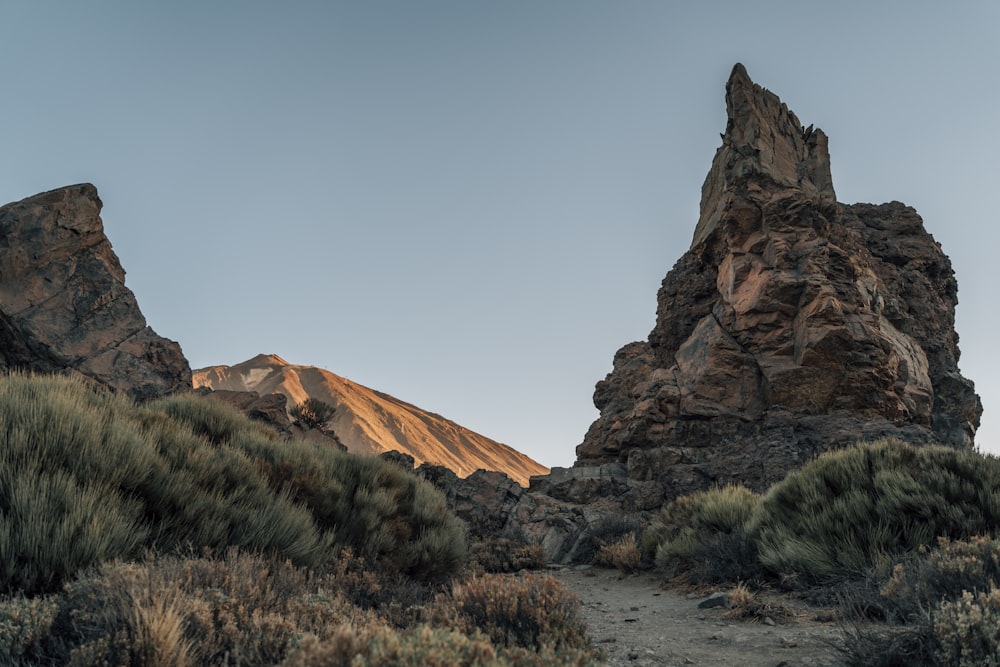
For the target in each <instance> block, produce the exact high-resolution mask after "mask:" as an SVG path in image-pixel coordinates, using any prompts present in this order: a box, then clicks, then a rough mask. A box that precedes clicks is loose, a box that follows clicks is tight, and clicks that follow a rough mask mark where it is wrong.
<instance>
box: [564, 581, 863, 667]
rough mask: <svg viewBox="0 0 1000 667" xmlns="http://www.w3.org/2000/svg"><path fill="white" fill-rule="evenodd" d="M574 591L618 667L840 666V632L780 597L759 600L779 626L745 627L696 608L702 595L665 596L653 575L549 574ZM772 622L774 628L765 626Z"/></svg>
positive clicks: (823, 614) (756, 622) (820, 615)
mask: <svg viewBox="0 0 1000 667" xmlns="http://www.w3.org/2000/svg"><path fill="white" fill-rule="evenodd" d="M551 574H552V575H553V576H555V577H556V578H557V579H559V580H560V581H561V582H562V583H563V584H564V585H565V586H566V587H567V588H569V589H570V590H572V591H574V592H575V593H576V594H577V595H578V596H579V597H580V601H581V603H582V605H583V609H582V614H583V617H584V619H585V620H586V622H587V625H588V627H589V628H590V633H591V636H592V637H593V638H594V641H595V642H596V643H597V646H598V647H599V648H601V649H602V650H603V651H604V652H605V654H606V656H607V659H608V664H609V665H612V666H617V665H628V666H633V665H671V666H673V665H679V666H680V665H739V666H740V667H792V666H796V667H797V666H799V665H802V666H806V665H811V666H813V667H833V666H835V665H836V666H838V667H839V666H842V665H843V664H844V663H843V661H842V659H841V656H840V654H839V652H838V651H837V648H836V645H837V644H838V642H839V640H840V638H841V632H840V629H839V627H838V625H837V623H836V621H833V620H825V621H824V620H820V619H825V618H828V617H829V615H830V614H829V611H824V610H820V609H816V608H814V607H807V606H805V605H803V604H802V603H801V602H797V601H794V600H790V599H787V598H785V597H780V596H776V595H775V596H768V597H766V598H762V597H760V596H758V600H766V601H767V602H768V603H769V604H771V605H773V606H774V608H775V611H776V612H779V610H780V609H785V610H787V611H789V612H790V613H789V615H788V617H787V618H785V619H781V618H780V617H781V614H780V613H775V614H774V616H777V617H778V618H779V619H780V620H777V621H775V619H772V618H770V617H769V616H767V617H766V618H767V619H768V620H767V621H765V620H764V619H763V618H755V619H753V620H750V621H741V620H734V619H732V618H729V617H727V611H728V610H727V609H726V608H724V607H717V608H711V609H703V608H699V606H698V605H699V603H701V602H702V601H703V600H705V598H706V597H707V594H706V595H696V594H693V593H686V592H683V591H678V590H670V589H664V588H663V587H662V585H661V584H662V582H661V579H659V578H657V577H656V576H654V575H652V574H648V573H645V574H638V575H622V574H621V573H619V572H617V571H615V570H606V569H601V568H589V569H583V570H578V569H572V568H565V569H560V570H553V571H552V572H551ZM771 622H774V625H770V623H771Z"/></svg>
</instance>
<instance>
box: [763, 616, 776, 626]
mask: <svg viewBox="0 0 1000 667" xmlns="http://www.w3.org/2000/svg"><path fill="white" fill-rule="evenodd" d="M761 622H762V623H763V624H764V625H770V626H771V627H774V626H775V625H777V623H775V622H774V619H773V618H771V617H770V616H765V617H764V620H763V621H761Z"/></svg>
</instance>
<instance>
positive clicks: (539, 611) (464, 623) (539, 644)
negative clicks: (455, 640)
mask: <svg viewBox="0 0 1000 667" xmlns="http://www.w3.org/2000/svg"><path fill="white" fill-rule="evenodd" d="M579 613H580V600H579V599H578V598H577V597H576V595H575V594H574V593H572V592H570V591H567V590H566V589H564V588H563V587H562V586H561V585H560V584H559V582H558V581H556V580H555V579H553V578H551V577H543V576H538V575H534V574H525V575H523V576H519V577H511V576H505V575H497V574H485V575H481V576H475V577H471V578H469V579H467V580H466V581H463V582H461V583H459V584H455V585H454V586H453V587H452V592H451V594H450V595H445V594H442V595H440V596H439V597H438V600H437V602H436V603H435V605H434V606H433V608H432V609H431V611H430V618H431V619H432V620H433V621H434V622H435V623H437V624H443V625H449V626H453V627H457V628H458V629H460V630H462V631H463V632H465V633H467V634H471V633H473V632H475V631H476V630H480V631H482V632H484V633H485V634H486V635H487V636H488V637H489V638H490V640H491V641H492V642H493V643H494V644H496V645H497V646H505V647H521V648H526V649H530V650H533V651H538V650H541V649H545V648H549V649H553V650H556V651H561V650H585V649H588V648H589V645H590V641H589V639H588V638H587V634H586V627H585V626H584V624H583V621H582V620H580V617H579Z"/></svg>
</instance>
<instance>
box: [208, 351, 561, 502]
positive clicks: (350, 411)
mask: <svg viewBox="0 0 1000 667" xmlns="http://www.w3.org/2000/svg"><path fill="white" fill-rule="evenodd" d="M193 382H194V386H195V387H205V388H210V389H214V390H227V391H236V392H256V393H257V394H259V395H260V396H266V395H269V394H283V395H285V396H287V397H288V401H289V402H290V403H291V404H297V403H301V402H302V401H304V400H306V399H307V398H315V399H319V400H321V401H323V402H325V403H328V404H330V405H332V406H333V407H334V408H335V410H336V412H335V413H334V415H333V418H332V419H331V420H330V421H329V422H328V423H329V426H330V430H331V431H332V432H333V433H334V434H335V435H336V437H337V439H338V440H339V441H340V442H342V443H343V444H344V446H345V447H346V448H347V450H348V451H351V452H355V453H361V454H384V453H387V452H392V451H397V452H400V453H402V454H404V455H407V456H410V457H413V459H414V460H415V462H416V464H418V465H419V464H423V463H429V464H432V465H440V466H445V467H447V468H448V469H450V470H452V471H454V472H455V473H456V474H457V475H458V476H460V477H466V476H469V475H471V474H473V473H475V472H476V471H477V470H480V469H484V470H491V471H499V472H502V473H505V474H507V475H509V476H510V477H511V479H513V480H515V481H516V482H518V483H519V484H522V485H524V486H527V484H528V480H529V478H530V477H531V476H532V475H543V474H545V473H547V472H548V468H546V467H545V466H543V465H541V464H540V463H537V462H536V461H534V460H532V459H531V458H529V457H527V456H525V455H524V454H522V453H520V452H518V451H516V450H515V449H513V448H511V447H508V446H507V445H504V444H502V443H499V442H496V441H494V440H491V439H489V438H487V437H485V436H482V435H480V434H478V433H475V432H473V431H470V430H469V429H466V428H464V427H462V426H459V425H458V424H456V423H455V422H453V421H450V420H448V419H445V418H444V417H442V416H441V415H438V414H434V413H431V412H427V411H426V410H422V409H421V408H418V407H417V406H415V405H411V404H410V403H406V402H404V401H401V400H399V399H397V398H395V397H393V396H390V395H389V394H385V393H383V392H379V391H375V390H373V389H369V388H368V387H365V386H363V385H360V384H358V383H356V382H352V381H351V380H348V379H346V378H343V377H340V376H339V375H336V374H334V373H331V372H329V371H327V370H324V369H322V368H316V367H315V366H300V365H296V364H290V363H288V362H287V361H285V360H284V359H282V358H281V357H279V356H277V355H273V354H272V355H264V354H261V355H258V356H256V357H254V358H253V359H249V360H247V361H245V362H243V363H240V364H236V365H234V366H210V367H208V368H202V369H198V370H196V371H194V375H193Z"/></svg>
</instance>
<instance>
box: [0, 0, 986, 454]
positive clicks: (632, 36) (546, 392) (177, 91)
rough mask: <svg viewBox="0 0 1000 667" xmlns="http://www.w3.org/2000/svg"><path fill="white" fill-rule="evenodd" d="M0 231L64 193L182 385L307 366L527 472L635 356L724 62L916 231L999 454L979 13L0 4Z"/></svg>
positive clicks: (513, 4)
mask: <svg viewBox="0 0 1000 667" xmlns="http://www.w3.org/2000/svg"><path fill="white" fill-rule="evenodd" d="M0 31H2V32H0V81H2V84H3V95H2V102H0V132H2V135H0V136H2V147H3V150H2V160H0V201H2V202H8V201H15V200H18V199H21V198H23V197H26V196H29V195H32V194H35V193H37V192H40V191H44V190H49V189H52V188H56V187H59V186H62V185H68V184H71V183H77V182H81V181H89V182H92V183H94V184H95V185H97V187H98V189H99V191H100V193H101V196H102V198H103V200H104V203H105V208H104V215H103V217H104V223H105V227H106V230H107V233H108V235H109V237H110V238H111V241H112V243H113V245H114V248H115V250H116V252H117V253H118V255H119V257H120V258H121V261H122V264H123V265H124V267H125V269H126V270H127V272H128V278H127V284H128V286H129V287H131V288H132V290H133V291H134V292H135V293H136V295H137V297H138V299H139V303H140V305H141V307H142V309H143V312H144V313H145V315H146V317H147V319H148V320H149V322H150V324H151V325H152V326H153V328H154V329H156V331H157V332H158V333H160V334H161V335H164V336H167V337H169V338H172V339H175V340H177V341H179V342H180V344H181V346H182V348H183V349H184V352H185V354H186V355H187V357H188V359H189V360H190V361H191V364H192V366H193V367H200V366H206V365H213V364H233V363H237V362H240V361H243V360H245V359H248V358H250V357H252V356H254V355H256V354H258V353H276V354H280V355H281V356H283V357H285V358H286V359H288V360H289V361H291V362H293V363H301V364H312V365H317V366H322V367H326V368H328V369H329V370H331V371H333V372H336V373H338V374H341V375H344V376H346V377H348V378H351V379H353V380H355V381H357V382H361V383H363V384H366V385H368V386H371V387H373V388H376V389H380V390H383V391H386V392H389V393H391V394H393V395H395V396H397V397H399V398H401V399H403V400H407V401H410V402H412V403H415V404H417V405H419V406H421V407H424V408H426V409H430V410H433V411H435V412H439V413H441V414H443V415H445V416H447V417H449V418H451V419H453V420H455V421H457V422H459V423H461V424H463V425H465V426H468V427H470V428H472V429H474V430H477V431H479V432H481V433H483V434H484V435H487V436H490V437H493V438H495V439H498V440H501V441H503V442H506V443H508V444H510V445H512V446H514V447H516V448H517V449H520V450H522V451H524V452H526V453H527V454H529V455H531V456H533V457H535V458H536V459H538V460H539V461H541V462H542V463H545V464H548V465H570V464H571V463H572V461H573V460H574V447H575V446H576V445H577V444H578V443H579V442H580V441H581V440H582V438H583V435H584V433H585V432H586V429H587V427H588V426H589V425H590V422H591V421H592V420H593V419H594V418H595V417H596V410H595V409H594V408H593V404H592V401H591V395H592V392H593V387H594V383H595V382H597V381H598V380H600V379H601V378H603V377H604V375H605V374H606V373H607V372H608V371H609V370H610V369H611V361H612V357H613V355H614V352H615V351H616V350H617V349H618V348H619V347H620V346H621V345H623V344H625V343H627V342H629V341H632V340H639V339H644V338H645V337H646V336H647V334H648V333H649V330H650V329H651V328H652V326H653V322H654V315H655V308H656V290H657V287H658V286H659V283H660V281H661V280H662V278H663V276H664V275H665V274H666V272H667V270H668V269H670V267H671V266H672V265H673V263H674V262H675V261H676V260H677V259H678V258H679V257H680V255H681V254H682V253H683V252H684V251H685V250H686V249H687V247H688V244H689V243H690V239H691V235H692V233H693V231H694V226H695V223H696V221H697V218H698V201H699V196H700V188H701V184H702V181H703V179H704V177H705V173H706V172H707V170H708V167H709V164H710V163H711V160H712V156H713V154H714V152H715V149H716V147H717V146H718V144H719V133H720V132H722V131H723V130H724V128H725V106H724V99H723V95H724V90H723V87H724V84H725V80H726V78H727V76H728V74H729V71H730V68H731V67H732V65H733V63H735V62H737V61H740V62H743V63H744V64H745V65H746V66H747V69H748V70H749V72H750V75H751V77H753V78H754V79H755V80H756V81H757V82H758V83H760V84H762V85H764V86H765V87H767V88H769V89H771V90H773V91H775V92H776V93H778V94H779V95H780V96H781V97H782V99H783V100H784V101H785V102H786V103H787V104H788V105H789V107H790V108H792V109H793V110H794V111H795V112H796V113H797V114H798V116H799V118H800V119H801V120H802V122H803V123H804V124H806V125H808V124H810V123H813V124H815V125H816V126H817V127H821V128H823V129H824V130H825V131H826V132H827V134H828V135H829V136H830V151H831V154H832V161H833V176H834V184H835V187H836V190H837V194H838V198H839V199H840V200H841V201H843V202H848V203H850V202H855V201H869V202H883V201H890V200H894V199H896V200H900V201H903V202H906V203H907V204H910V205H912V206H914V207H915V208H916V209H917V210H918V211H919V212H920V213H921V215H922V216H923V218H924V221H925V224H926V227H927V229H928V230H929V231H930V232H931V233H932V234H934V236H935V237H936V238H937V240H938V241H940V242H941V244H942V246H943V247H944V250H945V252H946V253H947V254H948V255H949V256H950V257H951V260H952V263H953V265H954V267H955V270H956V272H957V274H958V279H959V299H960V302H961V303H960V306H959V312H958V330H959V334H960V335H961V348H962V353H963V355H962V360H961V367H962V370H963V372H964V373H965V374H966V375H967V376H969V377H971V378H972V379H973V380H974V381H975V382H976V386H977V389H978V390H979V393H980V394H981V396H982V398H983V402H984V404H985V406H986V414H985V417H984V420H983V428H982V430H981V431H980V435H979V438H978V441H979V444H980V448H981V449H983V450H984V451H1000V418H998V417H997V414H998V411H1000V363H998V360H997V353H996V349H997V343H996V342H995V341H994V340H993V335H994V334H996V332H997V331H998V330H1000V326H998V315H997V308H996V301H997V299H996V286H995V285H996V278H995V269H996V263H997V253H998V248H1000V225H998V224H997V222H998V221H997V213H996V211H997V206H996V203H995V197H996V195H995V193H996V192H997V188H998V185H997V183H998V182H1000V168H998V166H997V165H998V164H1000V161H998V160H1000V158H998V156H1000V132H998V131H997V120H998V115H997V114H998V109H1000V83H998V82H1000V75H998V73H997V65H998V64H1000V3H997V2H995V1H994V0H984V1H981V2H961V1H959V2H952V3H947V7H946V3H941V2H872V1H867V2H856V1H852V0H846V1H844V2H839V3H830V2H803V1H795V2H767V1H764V2H753V3H749V2H711V1H700V2H668V1H666V0H663V1H659V2H656V1H647V2H643V1H629V0H614V1H612V0H608V1H607V2H591V1H587V0H525V1H520V0H504V1H503V2H499V1H497V2H486V1H481V0H454V1H421V0H399V1H396V2H387V1H379V0H365V1H358V2H294V1H293V2H281V3H279V2H247V1H241V2H202V1H199V2H188V1H180V0H176V1H173V2H159V3H153V2H132V1H128V2H126V1H120V2H107V1H101V0H94V1H92V2H76V1H69V0H67V1H65V2H49V1H45V0H32V1H30V2H29V1H26V0H25V1H13V2H5V3H3V5H2V8H0Z"/></svg>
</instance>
